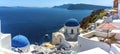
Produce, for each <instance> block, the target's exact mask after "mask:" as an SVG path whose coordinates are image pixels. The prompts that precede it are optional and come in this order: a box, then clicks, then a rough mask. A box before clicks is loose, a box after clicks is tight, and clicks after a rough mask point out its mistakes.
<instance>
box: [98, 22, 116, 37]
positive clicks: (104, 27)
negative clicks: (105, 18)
mask: <svg viewBox="0 0 120 54" xmlns="http://www.w3.org/2000/svg"><path fill="white" fill-rule="evenodd" d="M116 28H118V26H117V25H115V24H112V23H109V22H106V23H103V24H101V25H99V26H98V27H97V28H96V29H100V30H107V37H106V38H108V33H109V31H110V30H112V29H116Z"/></svg>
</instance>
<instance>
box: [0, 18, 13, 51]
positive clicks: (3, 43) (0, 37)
mask: <svg viewBox="0 0 120 54" xmlns="http://www.w3.org/2000/svg"><path fill="white" fill-rule="evenodd" d="M0 47H1V48H5V49H9V50H11V34H3V33H2V32H1V20H0Z"/></svg>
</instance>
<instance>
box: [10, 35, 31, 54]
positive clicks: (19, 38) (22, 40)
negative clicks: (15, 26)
mask: <svg viewBox="0 0 120 54" xmlns="http://www.w3.org/2000/svg"><path fill="white" fill-rule="evenodd" d="M29 45H30V42H29V40H28V39H27V37H25V36H24V35H16V36H15V37H13V38H12V47H13V48H16V49H20V50H22V51H23V52H27V51H29Z"/></svg>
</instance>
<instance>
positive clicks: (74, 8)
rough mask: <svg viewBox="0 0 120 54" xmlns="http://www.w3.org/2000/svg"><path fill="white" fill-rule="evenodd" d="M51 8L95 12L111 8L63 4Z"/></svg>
mask: <svg viewBox="0 0 120 54" xmlns="http://www.w3.org/2000/svg"><path fill="white" fill-rule="evenodd" d="M53 8H64V9H68V10H97V9H106V8H112V7H110V6H100V5H91V4H64V5H61V6H54V7H53Z"/></svg>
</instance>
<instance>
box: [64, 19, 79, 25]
mask: <svg viewBox="0 0 120 54" xmlns="http://www.w3.org/2000/svg"><path fill="white" fill-rule="evenodd" d="M78 25H79V22H78V21H77V20H76V19H69V20H68V21H67V22H66V23H65V26H70V27H72V26H78Z"/></svg>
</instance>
